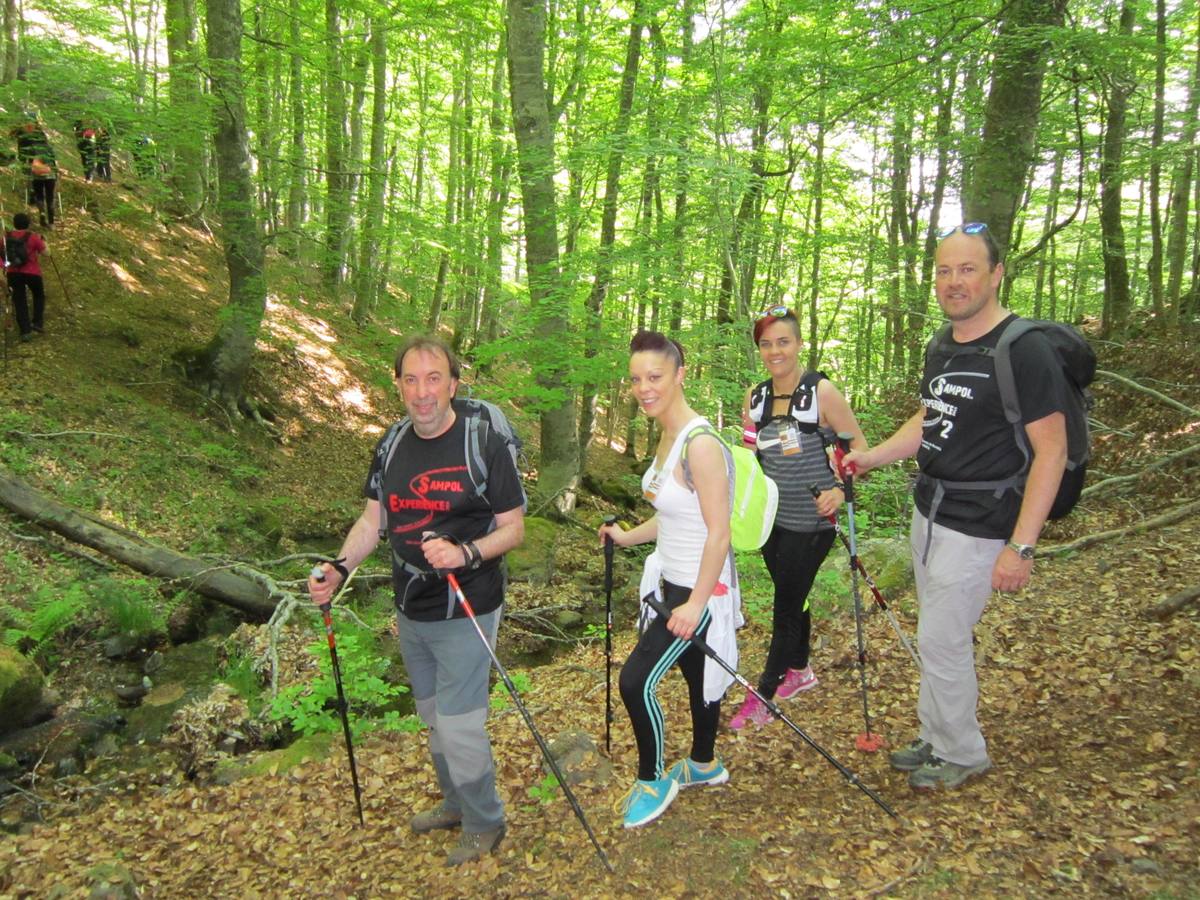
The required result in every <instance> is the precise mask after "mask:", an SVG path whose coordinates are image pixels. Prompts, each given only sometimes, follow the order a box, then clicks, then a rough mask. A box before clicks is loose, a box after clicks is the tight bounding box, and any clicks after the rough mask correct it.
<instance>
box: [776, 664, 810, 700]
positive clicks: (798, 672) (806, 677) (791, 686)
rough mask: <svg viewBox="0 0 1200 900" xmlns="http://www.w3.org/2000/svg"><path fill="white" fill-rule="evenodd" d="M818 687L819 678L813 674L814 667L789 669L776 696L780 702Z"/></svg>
mask: <svg viewBox="0 0 1200 900" xmlns="http://www.w3.org/2000/svg"><path fill="white" fill-rule="evenodd" d="M816 686H817V676H816V675H814V674H813V670H812V666H805V667H804V668H803V669H788V670H787V675H785V676H784V678H783V681H782V682H780V684H779V687H778V688H776V690H775V696H776V697H778V698H779V699H780V700H787V699H790V698H791V697H795V696H796V695H797V694H799V693H800V692H801V691H811V690H812V689H813V688H815V687H816Z"/></svg>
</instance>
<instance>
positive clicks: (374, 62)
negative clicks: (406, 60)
mask: <svg viewBox="0 0 1200 900" xmlns="http://www.w3.org/2000/svg"><path fill="white" fill-rule="evenodd" d="M371 89H372V92H373V93H372V97H371V162H370V175H369V180H368V187H367V191H368V197H367V214H366V216H364V218H363V225H362V229H363V231H362V238H361V240H360V241H359V258H358V271H357V272H356V273H355V279H354V309H353V310H352V311H351V316H352V317H353V319H354V321H355V322H358V323H359V324H360V325H361V324H363V323H365V322H366V321H367V319H368V318H370V315H371V310H372V308H373V307H374V305H375V296H376V291H377V290H378V282H379V279H378V274H379V242H380V240H381V239H382V237H383V192H384V188H385V187H386V181H387V159H386V158H385V153H386V143H385V138H386V136H387V26H386V25H385V24H384V20H383V19H382V18H379V17H377V18H375V19H372V20H371Z"/></svg>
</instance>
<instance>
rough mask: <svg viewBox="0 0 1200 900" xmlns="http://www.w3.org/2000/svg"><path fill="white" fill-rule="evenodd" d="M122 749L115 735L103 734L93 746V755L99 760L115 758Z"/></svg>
mask: <svg viewBox="0 0 1200 900" xmlns="http://www.w3.org/2000/svg"><path fill="white" fill-rule="evenodd" d="M120 748H121V742H120V741H119V740H117V736H116V735H114V734H102V735H100V738H99V739H98V740H97V741H96V743H94V744H93V745H92V750H91V754H92V756H95V757H97V758H101V759H102V758H104V757H108V756H113V755H115V754H116V752H117V751H118V750H119V749H120Z"/></svg>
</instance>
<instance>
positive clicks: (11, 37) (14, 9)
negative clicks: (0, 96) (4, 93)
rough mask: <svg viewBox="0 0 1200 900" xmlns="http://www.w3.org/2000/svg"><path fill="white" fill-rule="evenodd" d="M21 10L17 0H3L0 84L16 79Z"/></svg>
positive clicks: (18, 64)
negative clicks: (2, 43) (2, 44)
mask: <svg viewBox="0 0 1200 900" xmlns="http://www.w3.org/2000/svg"><path fill="white" fill-rule="evenodd" d="M20 24H21V10H20V8H19V7H18V6H17V0H4V58H3V69H2V72H0V84H11V83H12V82H14V81H16V78H17V71H18V69H19V68H20V53H19V51H20V48H21V45H20V43H19V37H18V35H19V33H20V29H19V26H20Z"/></svg>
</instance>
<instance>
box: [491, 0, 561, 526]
mask: <svg viewBox="0 0 1200 900" xmlns="http://www.w3.org/2000/svg"><path fill="white" fill-rule="evenodd" d="M507 27H508V65H509V78H508V83H509V90H510V95H511V98H512V110H513V129H514V131H515V133H516V138H517V169H518V172H519V174H520V179H521V198H522V208H523V209H524V213H525V259H526V269H527V277H528V279H529V296H530V300H531V301H532V306H533V313H534V321H535V326H534V342H533V343H534V346H533V347H532V348H531V350H532V351H533V352H535V353H537V354H538V357H539V362H540V363H541V365H540V366H539V367H538V376H537V380H538V386H539V387H541V388H542V389H543V390H544V391H545V392H546V394H547V396H548V397H549V398H551V399H550V401H549V403H548V404H547V405H546V406H545V407H544V408H543V410H542V412H541V416H540V419H541V421H540V426H541V442H542V469H541V472H540V474H539V477H538V493H539V494H540V495H541V497H542V498H543V499H545V500H549V499H550V498H553V499H554V505H555V507H556V508H557V509H558V510H559V511H560V512H562V513H570V512H571V511H572V510H574V508H575V497H576V492H577V490H578V487H579V435H578V431H577V429H576V422H575V390H574V388H573V387H572V386H571V384H570V380H569V378H568V376H569V368H570V354H569V353H566V352H563V348H564V347H565V346H567V345H568V337H569V333H570V322H569V319H568V298H567V295H566V291H564V290H563V287H562V284H561V281H562V275H561V272H560V269H559V258H558V216H557V207H556V204H555V196H554V173H555V170H556V167H555V163H554V126H553V123H552V121H551V119H550V103H549V99H548V96H547V93H546V77H545V58H544V57H545V46H546V43H545V42H546V8H545V5H544V2H543V0H510V2H509V4H508V9H507Z"/></svg>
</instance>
